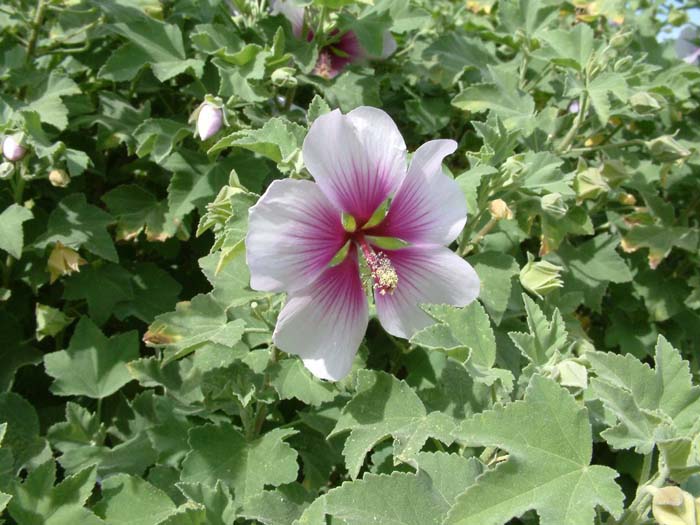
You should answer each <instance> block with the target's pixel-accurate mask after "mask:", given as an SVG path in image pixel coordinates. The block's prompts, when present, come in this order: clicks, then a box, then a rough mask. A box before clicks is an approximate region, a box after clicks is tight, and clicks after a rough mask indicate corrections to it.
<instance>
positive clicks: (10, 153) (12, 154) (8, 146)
mask: <svg viewBox="0 0 700 525" xmlns="http://www.w3.org/2000/svg"><path fill="white" fill-rule="evenodd" d="M21 142H22V141H21V140H18V139H17V136H16V135H8V136H7V137H5V140H4V141H3V142H2V154H3V155H4V156H5V158H6V159H7V160H9V161H10V162H17V161H18V160H22V158H23V157H24V156H25V155H26V154H27V149H26V148H25V147H24V146H22V144H21Z"/></svg>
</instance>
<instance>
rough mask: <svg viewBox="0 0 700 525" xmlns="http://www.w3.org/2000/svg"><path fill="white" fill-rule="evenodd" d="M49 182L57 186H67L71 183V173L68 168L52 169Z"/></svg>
mask: <svg viewBox="0 0 700 525" xmlns="http://www.w3.org/2000/svg"><path fill="white" fill-rule="evenodd" d="M49 182H50V183H51V186H54V187H56V188H65V187H66V186H68V184H70V175H68V173H66V170H51V171H50V172H49Z"/></svg>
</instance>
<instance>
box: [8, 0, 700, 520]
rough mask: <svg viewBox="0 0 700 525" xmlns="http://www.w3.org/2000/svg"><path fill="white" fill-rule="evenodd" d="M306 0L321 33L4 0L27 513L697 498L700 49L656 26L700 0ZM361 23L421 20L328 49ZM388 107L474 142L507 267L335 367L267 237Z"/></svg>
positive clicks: (412, 140)
mask: <svg viewBox="0 0 700 525" xmlns="http://www.w3.org/2000/svg"><path fill="white" fill-rule="evenodd" d="M303 3H304V4H306V19H305V21H306V24H307V27H308V28H310V29H311V32H310V33H309V35H308V38H298V37H297V36H295V33H294V31H293V29H292V26H291V25H290V23H289V22H288V21H287V20H286V19H285V18H284V17H283V16H281V15H273V14H271V12H270V10H269V9H268V7H267V5H268V4H269V2H264V1H258V0H220V1H219V0H197V1H185V0H173V1H168V2H165V1H163V2H161V1H158V0H99V1H98V0H71V1H67V0H65V1H64V0H36V1H35V0H8V1H5V2H3V5H2V6H0V80H1V81H2V84H1V87H0V116H1V118H0V134H2V135H4V136H10V135H12V136H13V137H18V140H20V139H21V140H22V141H23V142H22V144H23V145H24V146H25V147H26V149H27V153H26V155H25V156H24V158H22V159H21V160H17V161H16V162H10V161H6V162H4V163H2V165H0V255H1V258H2V260H1V261H0V268H1V270H2V271H1V272H0V278H1V279H2V282H0V359H1V360H2V363H3V365H2V368H1V369H0V522H2V520H4V522H5V523H10V524H14V523H16V524H18V525H34V524H47V525H49V524H51V525H62V524H66V525H68V524H75V523H80V524H115V525H116V524H119V525H122V524H133V525H137V524H138V525H166V524H168V525H174V524H181V523H187V524H214V525H230V524H233V523H234V522H235V523H251V524H252V523H262V524H265V525H291V524H293V523H295V524H298V525H320V524H325V523H333V524H342V525H366V524H368V523H382V524H392V525H393V524H395V525H399V524H404V525H408V524H416V525H418V524H421V525H422V524H427V523H431V524H460V525H471V524H474V525H477V524H478V525H482V524H494V525H500V524H505V523H511V524H512V523H520V524H524V525H530V524H535V523H541V524H543V525H552V524H560V523H566V524H577V525H578V524H580V525H592V524H598V525H603V524H607V525H613V524H614V525H623V524H624V525H631V524H637V523H652V522H653V520H654V519H656V520H658V521H659V522H660V523H695V521H690V520H691V519H697V518H693V517H694V516H695V514H696V512H695V510H694V507H693V506H692V505H694V503H693V502H695V501H700V500H696V499H695V498H697V497H698V496H700V451H699V449H698V446H699V445H698V443H700V423H699V422H700V386H698V375H699V374H700V360H699V359H698V352H697V350H698V349H699V348H700V330H698V326H699V325H700V197H698V195H700V154H699V153H698V151H697V144H698V143H699V142H698V141H700V127H699V126H698V117H699V116H700V109H699V104H700V70H698V67H697V65H695V64H689V63H686V62H684V61H682V60H679V59H678V57H677V56H676V53H675V50H674V43H673V41H670V42H664V41H662V40H660V39H659V35H660V34H663V33H664V32H665V31H667V30H668V27H669V26H680V25H682V24H683V23H685V22H686V19H687V15H686V10H687V9H689V8H691V7H693V6H694V5H695V4H697V2H684V3H679V2H663V1H662V0H654V1H642V0H630V1H626V2H625V1H622V0H620V1H617V0H616V1H610V2H601V1H596V2H584V1H574V2H557V1H555V0H469V1H467V2H464V1H453V0H438V1H432V0H411V1H404V0H374V1H370V0H309V1H306V2H303ZM681 4H682V5H681ZM696 7H697V6H696ZM336 28H340V30H342V31H346V30H348V29H351V30H352V31H354V32H355V33H356V35H357V37H358V40H359V42H360V44H361V45H362V46H364V48H365V49H366V50H367V51H368V54H369V55H371V56H373V57H377V56H379V55H381V51H382V45H383V38H382V35H383V34H384V33H385V32H387V31H388V32H390V33H391V34H392V35H393V37H394V38H395V39H396V41H397V50H396V51H395V52H394V53H393V55H391V56H390V57H388V58H386V59H376V60H370V59H367V60H364V61H361V62H359V63H355V64H353V65H351V66H349V67H348V68H346V69H345V70H344V71H342V72H341V73H340V74H339V75H338V76H337V77H335V78H332V79H329V78H325V77H324V76H322V75H321V76H319V75H318V74H317V73H318V70H317V69H316V68H315V66H316V63H317V60H318V57H319V53H321V54H322V53H323V52H325V51H323V50H324V49H326V48H327V47H328V46H333V45H334V43H335V41H334V40H333V39H334V35H336V33H335V32H334V30H335V29H336ZM205 101H206V102H208V103H211V104H215V105H216V107H222V109H223V117H222V119H223V128H222V129H221V130H220V131H218V133H217V134H216V135H215V136H213V137H212V138H208V139H207V140H204V141H201V140H199V138H197V137H196V136H195V134H194V131H195V125H194V123H193V121H195V120H196V119H197V115H198V111H197V110H198V108H199V107H200V104H202V103H203V102H205ZM360 105H371V106H377V107H380V108H382V109H384V110H385V111H386V112H387V113H389V114H390V115H391V117H392V118H393V119H394V120H395V121H396V123H397V125H398V127H399V129H400V130H401V132H402V133H403V135H404V137H405V139H406V142H407V144H408V148H409V150H410V151H415V150H416V149H417V147H418V146H419V145H420V144H422V143H423V142H425V141H427V140H430V139H434V138H452V139H455V140H456V141H457V142H458V143H459V147H458V149H457V152H456V153H455V154H454V155H452V156H450V157H448V158H447V161H446V164H445V168H446V172H449V173H450V174H451V175H452V176H454V178H455V180H456V182H457V183H458V184H459V186H460V188H461V189H462V191H463V192H464V195H465V199H466V202H467V205H468V209H469V217H468V222H467V225H466V227H465V228H464V230H463V231H462V233H461V235H460V236H459V238H458V240H457V241H456V242H455V243H454V244H453V245H452V246H451V248H452V249H453V250H454V251H455V252H456V253H458V254H459V255H460V256H462V257H465V258H466V259H467V260H468V261H469V262H470V263H471V264H472V265H473V266H474V268H475V269H476V272H477V274H478V275H479V278H480V281H481V294H480V298H479V301H478V302H475V303H473V304H471V305H470V306H468V307H466V308H463V309H460V308H454V307H450V306H446V305H423V308H424V310H425V311H426V312H427V313H428V314H429V315H430V316H431V317H432V318H433V319H434V320H435V323H434V324H433V325H431V326H429V327H427V328H425V329H423V330H421V331H420V332H418V333H417V334H415V335H414V336H413V337H412V338H411V340H410V341H403V340H399V339H396V338H394V337H391V336H389V335H387V334H386V333H385V332H384V331H383V330H382V329H381V328H380V325H379V323H378V322H377V321H376V319H375V318H374V317H373V318H372V320H371V321H370V326H369V329H368V331H367V335H366V338H365V340H364V343H363V346H362V348H361V350H360V352H359V353H358V356H357V357H356V360H355V362H354V364H353V370H352V372H351V374H350V376H348V377H347V378H346V379H344V380H342V381H339V382H337V383H328V382H322V381H320V380H318V379H316V378H314V377H313V376H312V375H311V374H310V373H309V372H308V371H307V370H306V369H305V368H304V366H303V365H302V363H301V361H300V360H299V359H298V358H297V357H295V356H291V355H286V354H284V353H283V352H281V351H279V349H277V348H275V346H274V345H272V333H273V330H274V326H275V321H276V318H277V315H278V314H279V311H280V308H281V307H282V305H283V304H284V297H282V296H280V295H275V294H269V293H263V292H258V291H255V290H252V289H251V288H250V286H249V274H248V270H247V267H246V261H245V245H244V239H245V235H246V232H247V229H248V210H249V208H250V207H251V206H252V205H254V204H255V202H256V201H257V200H258V198H259V196H260V195H261V194H262V193H263V192H264V191H265V189H266V188H267V186H269V184H270V183H271V182H272V181H273V180H275V179H281V178H296V179H306V178H308V177H309V174H308V172H307V171H306V170H305V167H304V162H303V158H302V155H301V146H302V143H303V140H304V137H305V136H306V133H307V130H308V128H309V126H310V125H311V123H312V122H313V121H314V120H315V119H317V118H318V117H319V116H321V115H323V114H325V113H327V112H329V111H330V110H331V109H335V108H340V109H341V110H342V111H343V112H347V111H349V110H351V109H353V108H355V107H357V106H360ZM190 117H192V118H191V119H190ZM284 227H285V225H284V224H280V228H284ZM371 315H373V312H371ZM676 485H678V486H679V487H677V486H676ZM684 505H686V506H687V505H690V506H688V507H687V508H686V507H684ZM652 513H653V514H652ZM673 520H676V521H673ZM682 520H685V521H682ZM698 523H700V521H698Z"/></svg>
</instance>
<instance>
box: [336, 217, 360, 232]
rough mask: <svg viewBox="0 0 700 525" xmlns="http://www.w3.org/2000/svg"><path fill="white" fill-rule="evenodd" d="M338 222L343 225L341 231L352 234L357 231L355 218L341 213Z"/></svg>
mask: <svg viewBox="0 0 700 525" xmlns="http://www.w3.org/2000/svg"><path fill="white" fill-rule="evenodd" d="M340 222H342V223H343V229H344V230H345V231H346V232H348V233H352V232H354V231H355V230H357V221H356V220H355V217H353V216H352V215H350V214H349V213H346V212H343V213H341V214H340Z"/></svg>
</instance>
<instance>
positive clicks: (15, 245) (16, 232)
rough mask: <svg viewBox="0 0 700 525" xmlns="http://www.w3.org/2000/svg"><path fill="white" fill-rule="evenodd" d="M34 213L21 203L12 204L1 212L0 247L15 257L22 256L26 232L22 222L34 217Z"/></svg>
mask: <svg viewBox="0 0 700 525" xmlns="http://www.w3.org/2000/svg"><path fill="white" fill-rule="evenodd" d="M33 217H34V214H33V213H32V212H31V211H29V210H28V209H27V208H25V207H23V206H20V205H19V204H12V205H10V206H8V207H7V208H5V210H4V211H3V212H2V213H0V249H2V250H5V251H6V252H7V253H9V254H10V255H12V257H14V258H15V259H19V258H21V257H22V248H23V247H24V233H23V231H22V223H25V222H27V221H28V220H30V219H32V218H33Z"/></svg>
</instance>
